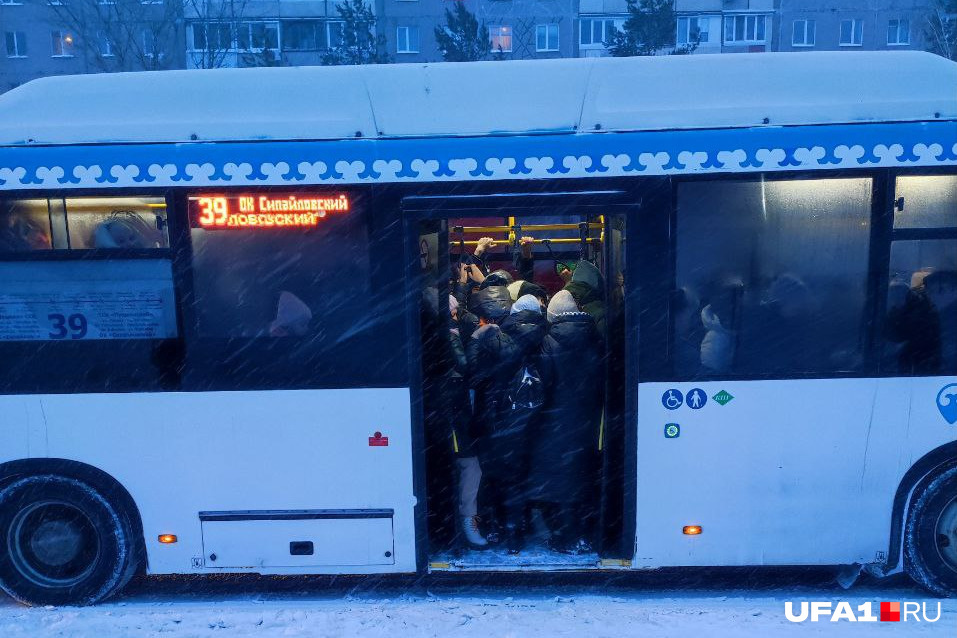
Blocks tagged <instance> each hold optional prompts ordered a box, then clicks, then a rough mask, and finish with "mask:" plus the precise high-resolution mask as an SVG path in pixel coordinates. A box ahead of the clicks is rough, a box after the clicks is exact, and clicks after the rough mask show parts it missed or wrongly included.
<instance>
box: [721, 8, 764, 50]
mask: <svg viewBox="0 0 957 638" xmlns="http://www.w3.org/2000/svg"><path fill="white" fill-rule="evenodd" d="M723 17H724V24H723V25H722V31H723V33H722V42H724V44H726V45H729V46H747V45H760V44H763V45H766V44H768V42H770V40H771V34H770V28H769V26H768V22H769V21H768V17H770V14H767V13H727V14H725V15H724V16H723ZM739 18H740V19H742V20H743V24H744V27H743V29H742V31H743V32H744V33H743V35H744V36H745V37H743V38H741V39H738V38H737V32H738V19H739ZM748 18H754V26H753V28H751V29H749V28H748ZM759 19H760V20H761V22H763V23H764V24H763V26H762V27H759V25H758V20H759ZM729 25H731V28H730V32H731V37H730V39H729V37H728V32H729V29H728V26H729ZM762 30H763V31H764V37H762V38H759V37H758V33H759V32H760V31H762ZM752 36H753V37H752Z"/></svg>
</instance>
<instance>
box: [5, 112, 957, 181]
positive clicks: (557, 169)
mask: <svg viewBox="0 0 957 638" xmlns="http://www.w3.org/2000/svg"><path fill="white" fill-rule="evenodd" d="M955 165H957V122H953V121H943V122H923V123H921V122H918V123H899V124H856V125H828V126H802V127H784V128H773V127H767V128H753V129H727V130H697V131H690V130H684V131H654V132H638V133H579V134H574V135H569V134H565V135H526V136H508V137H505V136H503V137H476V138H429V139H380V140H337V141H278V142H220V143H213V142H192V143H179V144H112V145H83V146H35V147H31V146H22V147H0V190H22V189H44V188H110V187H138V186H139V187H156V186H163V187H165V186H247V185H274V184H275V185H278V184H361V183H376V182H433V181H469V180H506V179H509V180H510V179H542V178H572V177H617V176H628V175H684V174H706V173H741V172H756V171H794V170H821V169H849V168H876V167H895V166H902V167H909V166H955Z"/></svg>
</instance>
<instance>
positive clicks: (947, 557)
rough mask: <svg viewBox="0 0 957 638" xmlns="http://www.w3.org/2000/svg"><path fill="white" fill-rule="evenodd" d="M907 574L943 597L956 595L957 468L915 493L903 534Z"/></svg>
mask: <svg viewBox="0 0 957 638" xmlns="http://www.w3.org/2000/svg"><path fill="white" fill-rule="evenodd" d="M904 552H905V557H906V560H907V562H906V566H907V573H908V574H909V575H910V576H911V578H913V579H914V580H915V581H917V583H918V584H920V585H922V586H923V587H925V588H927V589H929V590H930V591H932V592H934V593H935V594H938V595H940V596H957V467H952V468H950V469H948V470H946V471H944V472H943V473H941V474H940V475H939V476H937V477H936V478H934V480H932V481H931V482H930V483H929V484H928V485H927V486H926V487H925V488H923V489H922V490H921V491H920V493H918V494H916V495H915V499H914V504H913V506H912V507H911V513H910V517H909V518H908V520H907V532H906V535H905V537H904Z"/></svg>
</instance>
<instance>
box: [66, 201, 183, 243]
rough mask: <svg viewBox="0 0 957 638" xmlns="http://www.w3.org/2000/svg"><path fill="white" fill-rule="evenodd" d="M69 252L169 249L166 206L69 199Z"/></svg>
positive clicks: (156, 202) (163, 202)
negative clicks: (81, 250) (85, 249)
mask: <svg viewBox="0 0 957 638" xmlns="http://www.w3.org/2000/svg"><path fill="white" fill-rule="evenodd" d="M65 205H66V218H67V227H68V228H69V238H70V248H74V249H77V248H79V249H82V248H95V249H117V248H124V249H140V250H143V249H153V248H167V247H168V246H169V238H168V237H167V231H166V202H165V201H164V200H163V199H162V198H158V197H75V198H67V199H66V200H65Z"/></svg>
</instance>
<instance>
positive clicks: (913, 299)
mask: <svg viewBox="0 0 957 638" xmlns="http://www.w3.org/2000/svg"><path fill="white" fill-rule="evenodd" d="M890 288H891V291H890V295H889V296H890V299H889V303H888V311H887V321H886V332H887V338H888V339H889V340H890V341H891V342H893V343H895V344H898V347H897V350H896V353H897V366H898V371H899V372H901V373H903V374H941V373H942V372H943V371H944V370H949V369H950V370H952V369H953V368H954V367H955V365H957V272H954V271H943V270H942V271H933V270H931V269H924V270H920V271H917V272H915V273H914V274H913V276H912V277H911V282H910V287H909V288H906V287H902V286H901V284H900V283H899V282H898V283H896V284H895V283H892V284H891V287H890ZM902 288H903V289H902Z"/></svg>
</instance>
